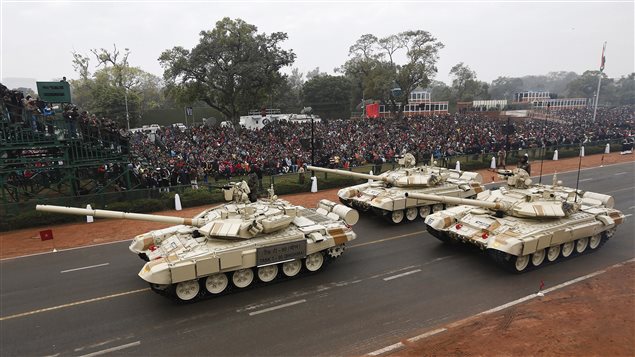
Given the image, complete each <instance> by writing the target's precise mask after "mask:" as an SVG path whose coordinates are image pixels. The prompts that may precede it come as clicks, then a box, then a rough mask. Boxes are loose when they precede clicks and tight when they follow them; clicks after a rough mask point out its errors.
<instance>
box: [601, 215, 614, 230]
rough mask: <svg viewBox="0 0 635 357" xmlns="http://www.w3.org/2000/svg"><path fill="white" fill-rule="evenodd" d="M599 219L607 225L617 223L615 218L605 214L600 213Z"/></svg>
mask: <svg viewBox="0 0 635 357" xmlns="http://www.w3.org/2000/svg"><path fill="white" fill-rule="evenodd" d="M597 219H598V221H600V222H602V224H604V225H605V226H609V227H610V226H613V225H615V221H614V220H613V218H611V217H609V216H605V215H599V216H597Z"/></svg>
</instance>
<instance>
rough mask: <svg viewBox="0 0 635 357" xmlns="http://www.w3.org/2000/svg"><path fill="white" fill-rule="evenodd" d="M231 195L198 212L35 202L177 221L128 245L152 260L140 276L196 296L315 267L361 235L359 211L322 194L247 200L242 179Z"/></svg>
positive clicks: (162, 289) (175, 293)
mask: <svg viewBox="0 0 635 357" xmlns="http://www.w3.org/2000/svg"><path fill="white" fill-rule="evenodd" d="M230 186H231V189H227V190H226V192H231V195H227V196H226V197H229V196H231V198H232V202H230V203H226V204H222V205H219V206H216V207H213V208H210V209H207V210H205V211H203V212H201V213H199V214H198V215H196V216H195V217H193V218H181V217H170V216H161V215H152V214H138V213H126V212H118V211H108V210H92V209H91V210H88V209H84V208H73V207H60V206H50V205H38V206H37V207H36V209H37V210H38V211H45V212H53V213H62V214H73V215H82V216H83V215H90V216H94V217H98V218H124V219H133V220H144V221H152V222H162V223H169V224H176V225H175V226H171V227H167V228H163V229H158V230H154V231H150V232H146V233H143V234H140V235H138V236H136V237H134V238H133V239H132V242H131V244H130V247H129V249H130V250H131V251H132V252H134V253H136V254H138V255H139V256H140V257H141V258H142V259H144V260H145V261H147V263H146V264H145V266H144V267H143V269H141V271H140V272H139V276H140V277H141V278H142V279H144V280H145V281H147V282H148V283H150V286H151V288H152V289H153V290H154V291H155V292H158V293H160V294H162V295H167V296H170V297H174V298H176V299H178V300H181V301H193V300H195V299H198V298H200V297H202V296H203V295H218V294H220V293H223V292H225V291H226V290H227V289H228V288H229V286H230V284H231V285H233V286H234V287H236V288H245V287H247V286H249V285H251V284H252V283H253V282H254V281H255V280H256V279H257V280H260V281H261V282H265V283H268V282H271V281H273V280H274V279H277V278H282V277H292V276H295V275H297V274H299V273H300V272H301V271H302V270H307V271H317V270H319V269H321V268H322V266H323V264H324V263H325V262H326V261H327V260H332V259H335V258H338V257H339V256H340V255H342V253H343V252H344V249H345V245H346V243H347V242H348V241H350V240H353V239H355V237H356V234H355V233H354V232H353V230H352V229H351V227H350V226H352V225H354V224H355V223H357V220H358V219H359V215H358V213H357V211H355V210H354V209H351V208H350V207H346V206H344V205H341V204H338V203H335V202H331V201H328V200H321V201H320V202H319V205H318V208H316V209H307V208H304V207H302V206H296V205H293V204H291V203H289V202H287V201H285V200H282V199H278V198H277V197H276V196H275V194H274V193H273V190H270V195H269V198H265V199H260V200H257V201H256V202H249V200H248V199H247V198H245V195H244V193H245V191H244V190H243V188H241V187H240V185H230Z"/></svg>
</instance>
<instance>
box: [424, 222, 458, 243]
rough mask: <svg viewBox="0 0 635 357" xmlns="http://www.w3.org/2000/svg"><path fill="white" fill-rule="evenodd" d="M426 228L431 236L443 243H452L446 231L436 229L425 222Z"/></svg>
mask: <svg viewBox="0 0 635 357" xmlns="http://www.w3.org/2000/svg"><path fill="white" fill-rule="evenodd" d="M426 229H427V230H428V233H430V234H431V235H432V236H433V237H435V238H436V239H438V240H440V241H442V242H443V243H452V238H450V236H449V235H448V234H447V233H446V232H442V231H439V230H436V229H434V228H432V227H430V226H429V225H427V224H426Z"/></svg>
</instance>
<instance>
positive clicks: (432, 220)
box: [426, 213, 456, 231]
mask: <svg viewBox="0 0 635 357" xmlns="http://www.w3.org/2000/svg"><path fill="white" fill-rule="evenodd" d="M455 222H456V219H455V218H454V217H453V216H448V215H446V214H443V213H435V214H431V215H428V217H426V224H427V225H428V226H430V227H432V228H434V229H436V230H438V231H440V230H445V229H447V228H449V227H450V226H451V225H452V224H454V223H455Z"/></svg>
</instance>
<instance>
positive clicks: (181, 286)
mask: <svg viewBox="0 0 635 357" xmlns="http://www.w3.org/2000/svg"><path fill="white" fill-rule="evenodd" d="M175 292H176V297H177V298H179V300H181V301H191V300H193V299H194V298H195V297H197V296H198V293H199V292H201V286H200V285H199V284H198V280H188V281H182V282H180V283H178V284H176V291H175Z"/></svg>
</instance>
